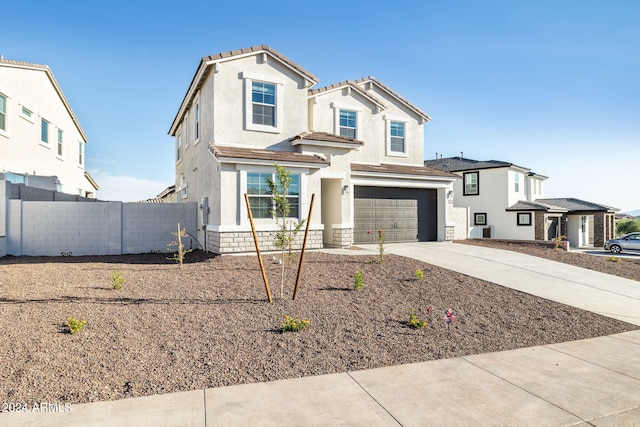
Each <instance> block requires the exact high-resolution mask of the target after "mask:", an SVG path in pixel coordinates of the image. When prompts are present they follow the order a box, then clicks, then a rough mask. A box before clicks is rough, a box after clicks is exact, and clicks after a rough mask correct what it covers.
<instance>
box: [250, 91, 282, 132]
mask: <svg viewBox="0 0 640 427" xmlns="http://www.w3.org/2000/svg"><path fill="white" fill-rule="evenodd" d="M251 103H252V104H253V123H254V124H257V125H267V126H275V125H276V85H274V84H270V83H262V82H252V84H251Z"/></svg>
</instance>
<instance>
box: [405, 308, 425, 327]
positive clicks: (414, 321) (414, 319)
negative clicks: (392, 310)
mask: <svg viewBox="0 0 640 427" xmlns="http://www.w3.org/2000/svg"><path fill="white" fill-rule="evenodd" d="M409 326H411V327H412V328H416V329H420V328H424V327H425V326H427V321H426V320H422V319H420V318H419V317H418V315H417V314H416V310H415V309H413V308H410V309H409Z"/></svg>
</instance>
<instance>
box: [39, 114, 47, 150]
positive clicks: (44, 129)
mask: <svg viewBox="0 0 640 427" xmlns="http://www.w3.org/2000/svg"><path fill="white" fill-rule="evenodd" d="M40 141H42V142H44V143H45V144H48V143H49V122H48V121H46V120H45V119H42V121H41V122H40Z"/></svg>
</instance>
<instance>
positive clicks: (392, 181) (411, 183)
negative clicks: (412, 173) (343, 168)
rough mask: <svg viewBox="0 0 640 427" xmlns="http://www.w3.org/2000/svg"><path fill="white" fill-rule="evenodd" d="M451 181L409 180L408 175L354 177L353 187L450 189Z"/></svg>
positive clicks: (428, 178) (429, 178)
mask: <svg viewBox="0 0 640 427" xmlns="http://www.w3.org/2000/svg"><path fill="white" fill-rule="evenodd" d="M450 184H451V181H442V180H437V179H434V178H432V177H426V179H422V180H420V179H415V178H408V177H407V176H406V175H405V176H401V175H395V176H385V177H381V176H379V175H378V176H372V177H371V178H364V177H353V176H352V178H351V185H364V186H370V187H398V188H448V187H449V185H450Z"/></svg>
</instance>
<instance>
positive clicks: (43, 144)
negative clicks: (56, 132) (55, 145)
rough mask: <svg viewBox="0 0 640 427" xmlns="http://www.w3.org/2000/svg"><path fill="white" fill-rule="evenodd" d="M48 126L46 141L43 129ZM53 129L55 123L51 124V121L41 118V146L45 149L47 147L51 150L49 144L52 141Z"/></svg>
mask: <svg viewBox="0 0 640 427" xmlns="http://www.w3.org/2000/svg"><path fill="white" fill-rule="evenodd" d="M45 123H46V124H47V134H46V136H47V140H46V141H44V140H43V139H42V136H43V135H44V134H43V132H44V129H43V125H44V124H45ZM52 127H53V123H51V122H50V121H49V120H47V119H45V118H44V117H42V116H40V145H41V146H43V147H47V148H49V149H51V145H50V144H49V142H50V141H51V128H52Z"/></svg>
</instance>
